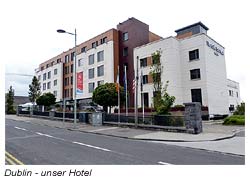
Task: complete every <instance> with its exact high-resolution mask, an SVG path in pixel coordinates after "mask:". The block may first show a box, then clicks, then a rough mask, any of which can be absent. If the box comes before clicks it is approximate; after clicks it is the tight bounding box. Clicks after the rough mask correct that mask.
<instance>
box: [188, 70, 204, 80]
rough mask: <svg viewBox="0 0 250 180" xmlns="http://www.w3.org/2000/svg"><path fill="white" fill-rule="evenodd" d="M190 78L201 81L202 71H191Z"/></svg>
mask: <svg viewBox="0 0 250 180" xmlns="http://www.w3.org/2000/svg"><path fill="white" fill-rule="evenodd" d="M190 78H191V79H200V78H201V74H200V69H192V70H190Z"/></svg>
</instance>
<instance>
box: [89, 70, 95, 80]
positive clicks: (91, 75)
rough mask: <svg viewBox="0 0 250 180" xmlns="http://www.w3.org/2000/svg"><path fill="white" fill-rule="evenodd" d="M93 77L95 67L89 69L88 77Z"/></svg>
mask: <svg viewBox="0 0 250 180" xmlns="http://www.w3.org/2000/svg"><path fill="white" fill-rule="evenodd" d="M94 77H95V69H94V68H92V69H89V79H93V78H94Z"/></svg>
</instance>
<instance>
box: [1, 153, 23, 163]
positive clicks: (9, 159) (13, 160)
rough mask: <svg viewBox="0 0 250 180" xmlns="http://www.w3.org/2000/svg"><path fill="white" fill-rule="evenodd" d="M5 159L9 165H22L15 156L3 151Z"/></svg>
mask: <svg viewBox="0 0 250 180" xmlns="http://www.w3.org/2000/svg"><path fill="white" fill-rule="evenodd" d="M5 160H6V162H7V163H8V164H10V165H24V164H23V163H22V162H21V161H19V160H18V159H17V158H15V157H14V156H13V155H11V154H10V153H8V152H7V151H5Z"/></svg>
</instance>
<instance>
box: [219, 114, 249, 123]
mask: <svg viewBox="0 0 250 180" xmlns="http://www.w3.org/2000/svg"><path fill="white" fill-rule="evenodd" d="M223 124H224V125H245V115H233V116H229V117H227V118H225V119H224V122H223Z"/></svg>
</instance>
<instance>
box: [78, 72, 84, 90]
mask: <svg viewBox="0 0 250 180" xmlns="http://www.w3.org/2000/svg"><path fill="white" fill-rule="evenodd" d="M82 93H83V72H79V73H77V88H76V94H82Z"/></svg>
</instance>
